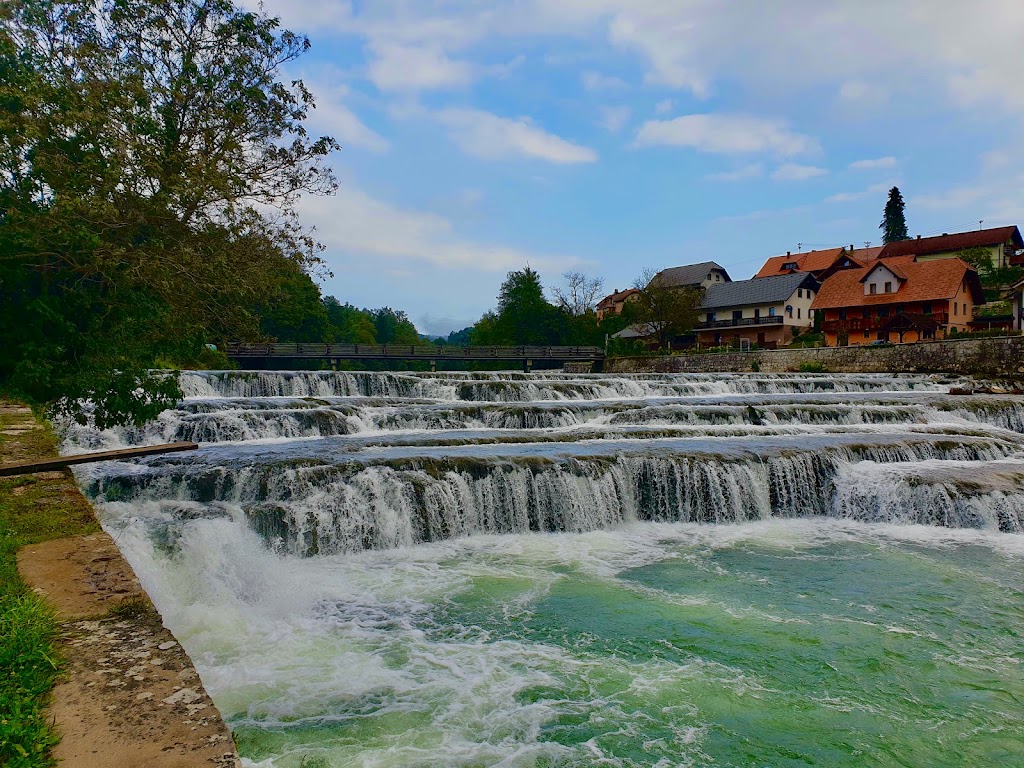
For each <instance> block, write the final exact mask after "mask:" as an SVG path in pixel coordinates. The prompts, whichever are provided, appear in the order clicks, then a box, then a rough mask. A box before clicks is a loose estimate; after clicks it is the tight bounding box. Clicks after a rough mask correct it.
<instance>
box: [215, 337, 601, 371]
mask: <svg viewBox="0 0 1024 768" xmlns="http://www.w3.org/2000/svg"><path fill="white" fill-rule="evenodd" d="M224 352H225V354H227V356H228V357H230V358H232V359H233V360H238V361H243V360H330V361H331V363H332V364H333V365H337V362H338V361H339V360H426V361H428V362H430V370H432V371H436V370H437V363H438V361H444V360H452V361H467V360H478V361H479V360H488V361H502V362H504V361H508V362H519V363H522V365H523V370H524V371H529V370H530V369H531V368H532V367H533V365H534V363H536V362H538V361H552V362H559V363H597V362H600V361H602V360H604V350H603V349H601V347H525V346H524V347H450V346H444V347H435V346H433V345H429V344H314V343H287V344H281V343H270V344H243V343H240V342H232V343H230V344H228V345H227V346H226V348H225V349H224Z"/></svg>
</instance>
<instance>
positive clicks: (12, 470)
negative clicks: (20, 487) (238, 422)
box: [0, 443, 199, 477]
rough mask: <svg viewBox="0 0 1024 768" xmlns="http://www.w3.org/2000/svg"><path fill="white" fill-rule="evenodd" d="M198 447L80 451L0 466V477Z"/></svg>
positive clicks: (153, 446)
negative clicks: (54, 457)
mask: <svg viewBox="0 0 1024 768" xmlns="http://www.w3.org/2000/svg"><path fill="white" fill-rule="evenodd" d="M198 447H199V445H198V443H164V444H163V445H144V446H140V447H138V448H120V449H118V450H116V451H98V452H96V453H78V454H75V455H74V456H61V457H59V458H56V459H43V460H42V461H19V462H17V463H15V464H4V465H2V466H0V477H10V476H11V475H30V474H32V473H33V472H51V471H53V470H57V469H64V468H65V467H70V466H72V465H74V464H88V463H89V462H93V461H119V460H121V459H134V458H136V457H138V456H156V455H158V454H161V453H177V452H178V451H194V450H195V449H196V448H198Z"/></svg>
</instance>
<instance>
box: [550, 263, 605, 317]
mask: <svg viewBox="0 0 1024 768" xmlns="http://www.w3.org/2000/svg"><path fill="white" fill-rule="evenodd" d="M562 278H563V279H564V280H565V283H566V285H565V287H564V288H555V290H554V291H553V293H554V296H555V303H556V304H557V306H558V307H559V308H561V310H562V311H563V312H565V313H566V314H567V315H569V316H571V317H580V316H581V315H585V314H587V312H593V311H594V305H595V304H597V300H598V298H600V296H601V287H602V286H603V285H604V280H603V279H601V278H600V277H593V278H590V277H587V276H586V275H585V274H584V273H582V272H565V273H563V274H562Z"/></svg>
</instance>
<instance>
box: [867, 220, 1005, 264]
mask: <svg viewBox="0 0 1024 768" xmlns="http://www.w3.org/2000/svg"><path fill="white" fill-rule="evenodd" d="M1011 241H1012V242H1013V244H1014V245H1015V246H1017V247H1018V248H1024V240H1022V239H1021V236H1020V230H1018V229H1017V227H994V228H992V229H975V230H972V231H970V232H956V233H954V234H952V235H937V236H936V237H916V238H913V239H912V240H897V241H896V242H894V243H889V244H888V245H886V246H885V247H884V248H883V249H882V253H881V255H880V258H883V259H886V258H890V257H892V256H909V255H911V254H913V255H916V256H927V255H928V254H931V253H947V252H952V251H962V250H964V249H965V248H978V247H985V246H993V245H1002V244H1003V243H1008V242H1011Z"/></svg>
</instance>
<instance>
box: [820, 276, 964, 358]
mask: <svg viewBox="0 0 1024 768" xmlns="http://www.w3.org/2000/svg"><path fill="white" fill-rule="evenodd" d="M982 301H983V292H982V290H981V283H980V281H979V280H978V273H977V272H975V271H974V269H973V268H971V266H970V265H969V264H967V263H966V262H964V261H961V260H960V259H940V260H933V261H918V260H916V259H915V257H913V256H902V257H895V258H889V259H879V260H877V261H874V262H872V263H870V264H869V265H868V266H866V267H863V268H861V269H844V270H841V271H839V272H836V273H835V274H833V275H832V276H831V277H829V278H828V279H827V280H825V282H824V283H822V286H821V289H820V290H819V291H818V295H817V296H816V297H815V299H814V304H813V305H812V308H813V309H815V310H816V311H819V312H823V313H824V319H823V321H822V330H823V331H824V332H825V343H826V344H828V346H830V347H835V346H847V345H858V344H868V343H870V342H872V341H875V340H878V339H881V340H884V341H893V342H900V343H903V342H911V341H923V340H926V339H943V338H946V337H947V336H949V335H950V334H953V333H962V332H964V331H967V330H970V328H969V324H970V322H971V318H972V316H973V314H972V313H973V307H974V305H975V304H978V303H981V302H982Z"/></svg>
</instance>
